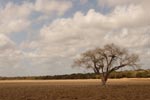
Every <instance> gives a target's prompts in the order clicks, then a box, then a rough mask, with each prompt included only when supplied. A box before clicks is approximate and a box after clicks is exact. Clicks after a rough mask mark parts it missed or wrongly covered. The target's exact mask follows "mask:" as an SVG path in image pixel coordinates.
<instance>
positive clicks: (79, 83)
mask: <svg viewBox="0 0 150 100" xmlns="http://www.w3.org/2000/svg"><path fill="white" fill-rule="evenodd" d="M100 84H101V83H100V80H95V79H94V80H93V79H88V80H5V81H0V100H150V79H149V78H147V79H144V78H143V79H127V78H124V79H110V80H109V81H108V86H107V87H102V86H101V85H100Z"/></svg>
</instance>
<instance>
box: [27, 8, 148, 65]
mask: <svg viewBox="0 0 150 100" xmlns="http://www.w3.org/2000/svg"><path fill="white" fill-rule="evenodd" d="M146 14H147V13H146V12H145V10H144V9H143V8H142V6H139V5H137V6H136V5H129V6H118V7H116V8H115V9H114V10H113V11H112V12H111V13H109V14H107V15H103V14H102V13H99V12H95V11H94V10H93V9H91V10H89V11H88V12H87V14H85V15H84V14H83V13H81V12H77V13H76V14H74V16H73V18H60V19H57V20H55V21H53V22H52V23H50V24H49V25H47V26H44V27H43V28H42V29H41V31H40V36H39V37H40V38H39V39H37V40H35V41H32V42H31V43H29V44H27V45H28V46H29V48H37V50H36V52H34V55H39V56H46V57H48V59H47V60H46V61H47V62H48V61H49V62H50V61H51V60H52V59H55V57H58V58H59V57H60V58H64V59H67V60H70V59H71V60H72V59H73V58H74V57H75V56H77V55H78V54H79V53H81V52H82V51H84V50H86V49H88V48H92V47H97V46H102V45H104V44H106V43H116V44H118V45H120V46H124V47H127V48H128V49H130V50H131V51H132V52H137V53H139V52H142V53H146V52H144V51H145V49H148V51H149V48H150V45H149V42H150V26H149V25H148V24H149V21H148V20H149V18H150V17H149V18H148V17H145V15H146ZM148 51H147V52H148ZM140 54H141V53H140ZM143 55H144V54H143ZM144 57H146V55H145V56H142V60H143V59H144ZM67 60H66V62H65V63H66V66H70V65H69V64H70V63H69V62H67ZM58 61H59V62H61V59H59V60H56V61H54V62H53V63H55V62H58ZM43 65H44V63H43ZM145 66H146V65H145Z"/></svg>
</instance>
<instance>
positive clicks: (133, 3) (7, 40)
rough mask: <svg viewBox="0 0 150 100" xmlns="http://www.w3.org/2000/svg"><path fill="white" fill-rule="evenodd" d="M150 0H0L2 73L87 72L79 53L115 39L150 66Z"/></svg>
mask: <svg viewBox="0 0 150 100" xmlns="http://www.w3.org/2000/svg"><path fill="white" fill-rule="evenodd" d="M149 4H150V0H0V76H37V75H58V74H70V73H85V72H87V70H85V69H81V68H80V69H79V68H72V67H71V66H72V64H73V60H74V59H75V58H77V57H79V55H80V53H82V52H84V51H86V50H88V49H91V48H95V47H102V46H103V45H105V44H110V43H114V44H116V45H119V46H121V47H123V48H127V49H128V50H129V51H131V52H133V53H137V54H139V55H140V58H141V61H140V63H141V66H142V68H145V69H147V68H150V66H149V65H150V11H149V10H150V6H149Z"/></svg>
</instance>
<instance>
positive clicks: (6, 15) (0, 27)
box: [0, 0, 72, 34]
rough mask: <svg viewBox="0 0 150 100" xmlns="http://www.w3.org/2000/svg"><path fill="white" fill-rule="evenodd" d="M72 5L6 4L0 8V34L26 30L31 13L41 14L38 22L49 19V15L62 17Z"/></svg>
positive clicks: (45, 0)
mask: <svg viewBox="0 0 150 100" xmlns="http://www.w3.org/2000/svg"><path fill="white" fill-rule="evenodd" d="M71 7H72V3H71V2H69V1H64V0H62V1H56V0H36V1H35V3H30V2H23V3H22V4H14V3H12V2H9V3H7V4H6V5H5V6H4V7H1V8H0V19H1V20H0V33H6V34H10V33H14V32H20V31H23V30H25V29H27V28H28V27H29V26H30V25H31V24H32V20H30V19H29V18H30V17H32V16H31V13H33V12H41V13H43V14H41V15H40V16H39V18H38V19H37V21H38V20H43V19H47V18H49V16H50V15H52V14H56V15H63V14H64V13H65V12H66V11H67V10H68V9H69V8H71Z"/></svg>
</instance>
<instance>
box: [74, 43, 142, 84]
mask: <svg viewBox="0 0 150 100" xmlns="http://www.w3.org/2000/svg"><path fill="white" fill-rule="evenodd" d="M138 61H139V57H138V55H136V54H129V52H128V51H127V50H126V49H124V48H120V47H118V46H116V45H114V44H107V45H105V46H104V47H103V48H96V49H93V50H89V51H86V52H84V53H82V54H81V55H80V58H78V59H76V60H75V61H74V66H80V67H84V68H87V69H93V71H94V72H95V73H96V74H98V75H100V76H101V81H102V85H106V82H107V79H108V77H109V75H110V73H111V72H113V71H116V70H118V69H120V68H123V67H137V66H138V64H137V62H138Z"/></svg>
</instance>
